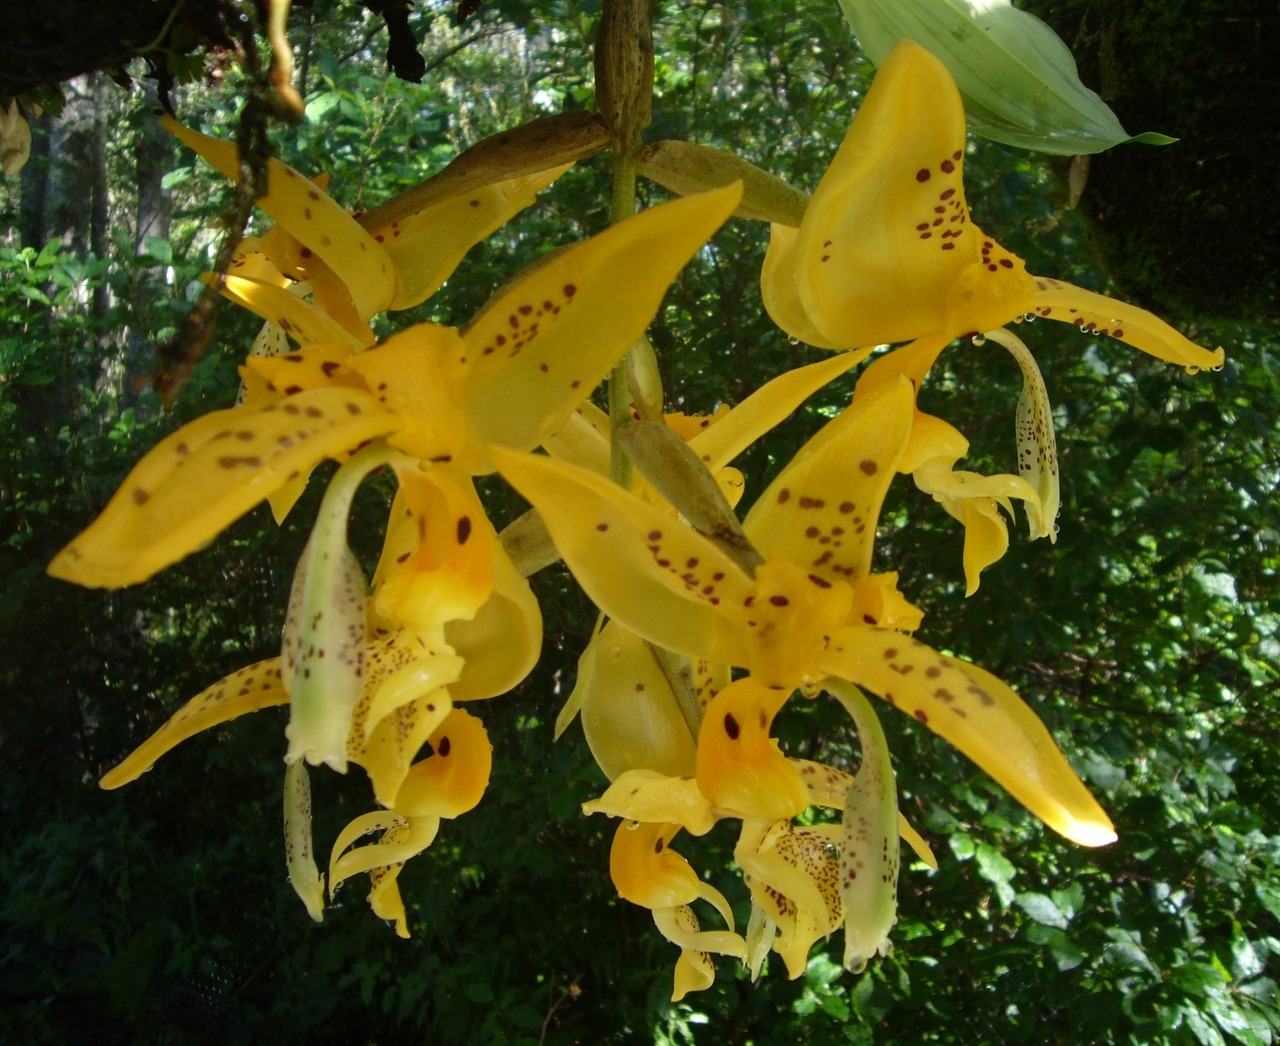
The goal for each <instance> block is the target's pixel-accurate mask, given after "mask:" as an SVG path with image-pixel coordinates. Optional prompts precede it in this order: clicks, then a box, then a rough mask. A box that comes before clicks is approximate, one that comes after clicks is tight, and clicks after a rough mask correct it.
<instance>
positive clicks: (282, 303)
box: [222, 273, 373, 349]
mask: <svg viewBox="0 0 1280 1046" xmlns="http://www.w3.org/2000/svg"><path fill="white" fill-rule="evenodd" d="M222 293H223V294H224V295H225V296H226V297H227V298H228V299H230V300H231V301H233V302H235V303H236V304H237V305H239V306H241V307H242V308H245V309H248V310H249V311H250V312H252V313H254V314H255V315H257V316H261V317H262V318H263V319H264V320H269V321H270V322H272V323H274V324H276V325H277V326H278V327H279V328H280V329H281V330H282V331H284V332H285V333H286V334H288V335H289V336H290V337H291V338H293V340H294V341H296V342H297V343H298V344H299V345H301V346H302V347H303V348H309V347H310V346H313V345H342V346H345V347H347V348H352V349H359V348H362V347H364V346H366V345H372V344H373V335H372V334H371V333H370V332H369V331H368V328H365V329H364V332H363V336H357V335H355V334H353V333H352V332H351V331H349V330H348V329H347V328H346V327H345V326H343V325H342V324H341V323H338V322H337V321H336V320H334V318H333V317H332V316H330V315H329V313H327V312H325V311H324V310H323V309H321V308H319V307H318V306H316V305H314V304H312V303H311V302H309V301H306V300H305V299H303V298H300V297H299V296H298V295H297V294H296V293H294V291H293V290H292V289H289V288H287V287H285V286H282V285H280V284H279V283H277V282H276V281H267V280H260V279H251V278H249V277H246V276H242V275H235V274H231V273H228V274H227V275H226V276H225V277H223V279H222Z"/></svg>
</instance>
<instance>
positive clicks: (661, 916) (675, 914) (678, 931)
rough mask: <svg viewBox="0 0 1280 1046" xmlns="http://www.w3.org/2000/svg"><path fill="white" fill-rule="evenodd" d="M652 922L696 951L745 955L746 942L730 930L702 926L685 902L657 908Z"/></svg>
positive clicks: (668, 938) (662, 932)
mask: <svg viewBox="0 0 1280 1046" xmlns="http://www.w3.org/2000/svg"><path fill="white" fill-rule="evenodd" d="M653 922H654V925H656V926H657V927H658V932H659V933H661V934H662V936H663V937H665V938H666V939H667V940H669V941H670V942H671V943H672V944H678V945H679V946H680V947H681V948H684V949H687V950H688V951H695V952H714V953H715V954H716V955H731V956H733V957H734V958H735V959H745V958H746V955H747V947H746V942H744V941H743V939H742V938H741V937H740V936H738V934H736V933H734V932H733V931H732V930H701V929H699V928H698V919H697V917H696V916H695V915H694V914H693V911H692V909H690V908H689V907H688V906H687V905H678V906H677V907H675V908H659V909H657V910H655V911H654V913H653Z"/></svg>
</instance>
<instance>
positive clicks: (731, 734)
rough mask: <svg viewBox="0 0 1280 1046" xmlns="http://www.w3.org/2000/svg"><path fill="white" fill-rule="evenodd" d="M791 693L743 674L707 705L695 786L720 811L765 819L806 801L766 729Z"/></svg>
mask: <svg viewBox="0 0 1280 1046" xmlns="http://www.w3.org/2000/svg"><path fill="white" fill-rule="evenodd" d="M790 696H791V692H790V690H788V689H782V688H778V687H770V686H767V685H765V684H763V683H761V682H760V681H759V680H758V679H756V678H755V677H754V676H745V677H743V678H742V679H738V680H735V681H734V682H732V683H730V684H729V685H728V686H726V687H725V688H724V689H723V690H721V691H720V693H719V694H717V695H716V697H715V699H714V700H713V701H712V702H711V703H710V704H709V705H708V706H707V711H706V715H705V716H704V717H703V720H702V729H701V730H700V731H699V732H698V787H699V788H700V789H702V793H703V794H704V795H705V796H706V797H707V798H708V799H709V800H710V801H711V803H712V805H713V806H714V807H715V808H716V809H717V810H718V811H721V812H723V813H726V814H730V815H732V816H734V817H741V818H744V819H746V818H751V819H754V820H758V821H765V822H769V821H777V820H780V819H783V818H790V817H794V816H795V815H796V814H798V813H800V812H802V811H803V810H804V809H805V807H807V806H808V805H809V794H808V791H807V789H806V788H805V785H804V781H803V780H802V779H801V777H800V773H799V771H798V770H797V769H796V768H795V767H794V766H793V765H792V764H791V761H790V760H789V759H787V757H786V756H784V755H783V754H782V752H781V751H779V749H778V742H777V741H775V740H774V739H773V738H772V737H771V736H770V734H769V731H770V728H771V727H772V726H773V719H774V716H776V715H777V714H778V711H779V710H780V709H781V708H782V706H783V704H785V703H786V700H787V698H788V697H790Z"/></svg>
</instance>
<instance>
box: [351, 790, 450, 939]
mask: <svg viewBox="0 0 1280 1046" xmlns="http://www.w3.org/2000/svg"><path fill="white" fill-rule="evenodd" d="M439 830H440V819H439V818H438V817H413V818H405V817H403V816H401V815H400V814H398V813H395V812H393V811H391V810H375V811H373V812H372V813H367V814H362V815H361V816H360V817H357V818H356V819H355V820H353V821H352V822H351V823H350V824H348V825H347V826H346V827H345V828H344V829H343V830H342V831H341V832H340V833H339V834H338V838H337V839H336V840H334V844H333V850H332V851H331V852H330V854H329V896H330V897H334V896H336V895H337V893H338V887H340V886H341V885H342V884H343V883H344V882H345V881H346V880H347V879H350V878H351V877H352V876H353V875H359V874H360V873H361V872H368V871H371V870H373V869H377V868H381V867H387V866H391V867H394V868H395V870H396V871H397V872H398V871H399V867H398V866H399V865H402V864H403V863H404V862H405V861H407V860H409V858H411V857H416V856H417V855H418V854H420V853H421V852H422V851H423V850H425V849H426V848H427V847H428V846H430V845H431V844H432V842H434V841H435V837H436V834H437V833H438V832H439ZM376 831H381V832H382V833H383V834H382V838H381V839H380V840H379V841H378V842H376V843H370V844H369V845H367V846H360V847H357V848H356V849H354V850H351V849H349V848H350V846H351V844H352V843H354V842H355V841H356V840H357V839H359V838H361V837H362V836H365V835H368V834H369V833H370V832H376ZM378 885H380V886H381V887H382V888H383V889H386V883H385V881H383V882H381V883H379V884H378ZM372 900H373V896H372V894H371V895H370V902H371V903H372ZM376 910H377V908H376V907H375V911H376ZM384 917H385V916H384ZM401 936H402V937H403V936H407V934H401Z"/></svg>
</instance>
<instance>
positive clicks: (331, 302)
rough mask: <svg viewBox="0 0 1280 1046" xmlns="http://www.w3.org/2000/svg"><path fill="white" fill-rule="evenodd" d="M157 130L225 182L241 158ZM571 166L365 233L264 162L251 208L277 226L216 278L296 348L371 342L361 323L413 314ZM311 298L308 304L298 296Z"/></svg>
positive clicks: (220, 144) (285, 169)
mask: <svg viewBox="0 0 1280 1046" xmlns="http://www.w3.org/2000/svg"><path fill="white" fill-rule="evenodd" d="M160 122H161V124H162V125H163V126H164V127H165V128H166V129H167V130H169V131H170V132H171V133H173V134H174V135H176V136H177V137H178V138H179V139H180V140H181V141H182V143H183V144H184V145H187V146H188V147H190V148H191V149H193V150H194V151H195V152H196V153H197V154H198V155H200V156H202V157H203V158H204V159H205V160H207V161H208V162H209V163H210V164H212V165H213V166H214V167H216V168H218V170H220V171H221V172H222V173H223V174H225V175H226V176H227V177H228V178H230V179H232V180H233V181H235V180H239V178H240V170H241V168H240V158H239V154H238V152H237V150H236V147H235V146H234V145H233V144H232V143H230V142H225V141H222V140H220V139H217V138H212V137H210V136H208V135H204V134H200V133H199V132H197V131H192V130H190V129H189V128H186V127H183V126H182V125H181V124H179V123H178V122H177V121H176V120H174V119H173V118H172V117H169V116H161V118H160ZM569 166H570V165H562V166H558V167H554V168H551V169H549V170H546V171H541V172H538V173H537V174H532V175H524V176H520V177H516V178H507V179H503V180H500V181H495V182H493V183H492V184H489V185H484V186H480V187H476V188H473V189H471V190H470V191H467V192H465V193H461V194H458V195H456V196H453V197H449V198H447V199H445V200H443V201H441V202H438V203H435V204H433V205H430V206H428V207H425V208H423V209H421V210H419V211H417V212H415V213H413V214H411V215H409V216H407V217H404V218H401V219H398V220H396V221H392V222H390V223H389V224H388V225H386V226H385V227H383V228H376V229H366V228H364V227H363V226H362V225H361V224H360V221H359V219H358V218H357V217H356V216H353V215H351V214H348V213H347V211H346V210H344V209H343V208H342V206H341V205H339V204H338V203H335V202H334V201H333V200H332V199H331V198H330V197H329V196H327V195H326V194H325V192H324V189H323V187H322V185H321V184H320V183H319V180H316V181H312V180H311V179H308V178H307V177H306V176H305V175H303V174H301V173H300V172H298V171H296V170H294V169H293V168H292V167H290V166H289V165H288V164H285V163H282V162H280V161H279V160H274V159H272V160H268V161H267V192H266V195H264V196H263V197H261V198H260V199H259V200H258V201H257V203H258V206H259V207H261V208H262V210H263V211H264V212H265V213H266V214H267V215H268V216H269V217H270V218H272V219H273V220H274V221H275V222H276V225H275V226H274V227H273V228H272V229H271V230H269V231H268V232H267V233H266V234H265V235H263V236H261V237H247V238H246V239H245V240H243V241H242V242H241V244H240V246H239V248H238V249H237V250H236V252H235V254H234V255H233V257H232V261H231V265H230V267H229V269H228V272H227V275H226V276H225V278H224V280H223V282H222V290H223V293H224V294H226V296H227V297H229V298H230V299H231V300H233V301H235V302H237V303H238V304H240V305H242V306H244V307H245V308H247V309H249V310H250V311H251V312H254V313H256V314H258V315H259V316H261V317H262V318H263V319H265V320H267V321H269V322H271V323H273V324H275V325H276V326H277V327H278V328H279V329H280V330H282V331H283V332H284V333H286V334H288V335H289V336H291V337H292V338H293V339H294V340H295V341H297V342H298V343H299V344H300V345H302V346H303V347H306V346H308V345H315V344H328V345H345V346H347V347H349V348H359V347H362V346H367V345H372V344H373V342H374V338H373V334H372V332H371V331H370V330H369V321H370V320H371V319H372V318H373V317H374V316H376V315H378V314H379V313H381V312H384V311H387V310H399V309H408V308H412V307H413V306H414V305H417V304H419V303H420V302H422V301H425V300H426V299H427V298H428V297H430V296H431V295H432V294H433V293H435V291H436V290H438V289H439V287H440V286H441V285H442V284H443V283H444V281H445V280H446V279H448V277H449V275H450V274H451V273H452V272H453V270H454V269H455V268H456V267H457V265H458V263H459V262H460V261H461V260H462V257H463V255H464V254H466V252H467V251H468V250H470V249H471V247H472V246H474V245H475V244H476V243H479V242H480V241H481V240H483V239H484V238H485V237H487V236H489V235H490V234H491V233H493V232H494V231H495V230H497V229H499V228H500V227H501V226H503V225H505V224H506V223H507V222H508V221H510V220H511V218H512V217H514V216H515V215H516V214H517V213H519V212H520V211H522V210H524V208H526V207H528V206H529V205H530V204H532V203H533V202H534V200H535V198H536V195H537V193H538V192H540V191H541V190H542V189H544V188H546V187H547V186H548V185H550V184H551V183H552V182H553V181H555V180H556V179H557V178H558V177H560V175H561V174H563V173H564V172H565V171H567V170H568V169H569ZM305 293H310V294H311V295H312V296H313V299H314V300H313V301H307V300H306V299H305V298H304V297H303V296H302V294H305Z"/></svg>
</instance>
